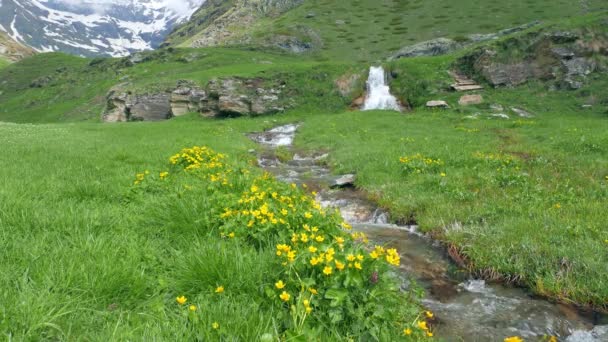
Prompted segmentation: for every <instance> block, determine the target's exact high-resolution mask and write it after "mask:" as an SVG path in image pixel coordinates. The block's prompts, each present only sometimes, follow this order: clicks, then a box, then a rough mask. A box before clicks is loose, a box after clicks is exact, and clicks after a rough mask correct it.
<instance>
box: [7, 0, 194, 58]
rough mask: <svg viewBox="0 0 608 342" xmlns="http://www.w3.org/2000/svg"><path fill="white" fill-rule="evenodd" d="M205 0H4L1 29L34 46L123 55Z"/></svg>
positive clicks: (150, 42) (151, 44)
mask: <svg viewBox="0 0 608 342" xmlns="http://www.w3.org/2000/svg"><path fill="white" fill-rule="evenodd" d="M203 1H204V0H184V1H167V0H126V1H117V0H109V1H108V0H92V1H86V2H79V1H71V0H3V1H1V2H0V31H4V32H6V33H7V34H8V35H9V36H11V37H12V38H13V39H14V40H15V41H17V42H19V43H22V44H27V45H29V46H31V47H33V48H35V49H36V50H38V51H43V52H48V51H62V52H66V53H70V54H75V55H82V56H124V55H128V54H130V53H132V52H135V51H142V50H151V49H154V48H156V47H158V45H159V44H160V43H161V42H162V41H163V39H164V37H165V36H166V35H167V33H169V32H170V31H171V30H172V29H173V27H174V26H175V25H176V24H179V23H182V22H184V21H186V20H187V19H188V18H189V17H190V15H191V14H192V12H194V11H195V10H196V9H197V8H198V7H199V6H200V5H201V3H202V2H203Z"/></svg>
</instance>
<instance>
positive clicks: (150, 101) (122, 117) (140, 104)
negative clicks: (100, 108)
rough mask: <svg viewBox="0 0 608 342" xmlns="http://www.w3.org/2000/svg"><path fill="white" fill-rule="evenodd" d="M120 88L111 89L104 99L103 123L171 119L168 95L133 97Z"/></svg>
mask: <svg viewBox="0 0 608 342" xmlns="http://www.w3.org/2000/svg"><path fill="white" fill-rule="evenodd" d="M121 87H122V86H118V87H115V88H113V89H112V90H110V92H109V93H108V95H107V97H106V109H105V111H104V114H103V121H104V122H127V121H161V120H167V119H170V118H171V117H173V114H172V112H171V106H170V95H169V94H165V93H158V94H142V95H134V94H133V93H131V92H130V91H124V90H123V89H122V88H121Z"/></svg>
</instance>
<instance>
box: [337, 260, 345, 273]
mask: <svg viewBox="0 0 608 342" xmlns="http://www.w3.org/2000/svg"><path fill="white" fill-rule="evenodd" d="M335 263H336V268H337V269H338V270H339V271H342V270H343V269H344V266H345V265H344V264H343V263H341V262H339V261H338V260H336V261H335Z"/></svg>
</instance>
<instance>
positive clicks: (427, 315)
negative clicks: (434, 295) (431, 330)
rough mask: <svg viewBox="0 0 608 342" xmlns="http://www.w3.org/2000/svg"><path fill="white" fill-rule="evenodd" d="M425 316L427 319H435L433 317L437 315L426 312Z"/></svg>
mask: <svg viewBox="0 0 608 342" xmlns="http://www.w3.org/2000/svg"><path fill="white" fill-rule="evenodd" d="M424 314H425V316H426V317H427V318H433V317H434V316H435V315H434V314H433V313H432V312H430V311H425V312H424Z"/></svg>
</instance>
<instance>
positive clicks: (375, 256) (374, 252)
mask: <svg viewBox="0 0 608 342" xmlns="http://www.w3.org/2000/svg"><path fill="white" fill-rule="evenodd" d="M369 256H370V257H371V258H372V259H378V258H379V257H380V256H379V255H378V252H376V251H373V252H371V253H369Z"/></svg>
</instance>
